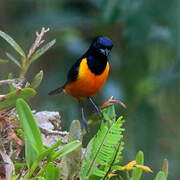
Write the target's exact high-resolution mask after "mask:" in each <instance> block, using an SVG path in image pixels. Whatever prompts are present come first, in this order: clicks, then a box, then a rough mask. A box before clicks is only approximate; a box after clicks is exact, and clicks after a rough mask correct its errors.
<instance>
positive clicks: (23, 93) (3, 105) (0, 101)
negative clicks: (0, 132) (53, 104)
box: [0, 88, 36, 109]
mask: <svg viewBox="0 0 180 180" xmlns="http://www.w3.org/2000/svg"><path fill="white" fill-rule="evenodd" d="M35 94H36V91H35V90H34V89H32V88H23V89H20V90H18V91H13V92H10V93H8V94H6V95H4V96H3V97H1V98H0V109H8V108H12V107H15V105H16V100H17V99H18V98H22V99H25V100H29V99H31V98H32V97H33V96H35Z"/></svg>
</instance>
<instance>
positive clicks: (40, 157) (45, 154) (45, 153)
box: [28, 140, 62, 176]
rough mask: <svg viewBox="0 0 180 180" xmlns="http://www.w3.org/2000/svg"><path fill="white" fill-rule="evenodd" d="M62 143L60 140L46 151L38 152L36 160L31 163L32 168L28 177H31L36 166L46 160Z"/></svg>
mask: <svg viewBox="0 0 180 180" xmlns="http://www.w3.org/2000/svg"><path fill="white" fill-rule="evenodd" d="M61 143H62V141H61V140H59V141H57V142H56V143H55V144H53V145H52V146H51V147H49V148H48V149H46V150H44V151H42V152H40V153H39V154H38V156H37V157H36V159H35V160H34V162H33V163H32V166H31V168H30V170H29V172H28V173H29V176H31V175H32V174H33V172H34V171H35V169H36V168H37V167H38V165H39V164H40V162H41V161H42V160H43V159H44V158H48V156H49V155H50V154H51V153H52V152H53V151H54V149H56V148H58V147H59V145H60V144H61Z"/></svg>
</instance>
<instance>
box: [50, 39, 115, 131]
mask: <svg viewBox="0 0 180 180" xmlns="http://www.w3.org/2000/svg"><path fill="white" fill-rule="evenodd" d="M112 47H113V43H112V41H111V39H110V38H108V37H105V36H99V37H97V38H96V39H95V40H94V41H93V42H92V44H91V45H90V47H89V49H88V50H87V51H86V52H85V54H84V55H83V56H82V57H81V58H79V59H78V60H77V61H76V62H75V64H73V65H72V67H71V69H70V70H69V72H68V75H67V81H66V83H65V84H64V85H63V86H61V87H59V88H57V89H55V90H53V91H51V92H50V93H49V95H54V94H58V93H61V92H62V91H63V92H65V93H67V94H68V95H70V96H72V97H74V98H76V99H77V100H78V101H79V103H80V105H81V113H82V123H83V125H84V127H85V128H86V130H87V129H88V126H87V121H86V118H85V112H84V108H83V105H82V102H81V99H82V98H87V99H88V101H89V102H90V104H91V105H92V106H93V108H94V109H95V111H96V112H98V114H101V111H100V109H99V108H98V106H97V105H96V104H95V102H94V100H93V99H92V97H91V96H92V95H94V94H95V93H97V92H98V91H99V90H100V89H101V88H102V87H103V85H104V84H105V82H106V79H107V77H108V75H109V69H110V66H109V62H108V55H109V53H110V51H111V49H112Z"/></svg>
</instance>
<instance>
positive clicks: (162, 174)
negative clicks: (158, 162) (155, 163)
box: [155, 171, 167, 180]
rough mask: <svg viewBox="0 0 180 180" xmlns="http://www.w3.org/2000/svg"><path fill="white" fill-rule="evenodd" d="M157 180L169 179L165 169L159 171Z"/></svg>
mask: <svg viewBox="0 0 180 180" xmlns="http://www.w3.org/2000/svg"><path fill="white" fill-rule="evenodd" d="M155 180H167V178H166V175H165V173H164V172H163V171H159V172H158V174H157V175H156V178H155Z"/></svg>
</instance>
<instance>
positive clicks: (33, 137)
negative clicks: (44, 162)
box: [16, 99, 43, 155]
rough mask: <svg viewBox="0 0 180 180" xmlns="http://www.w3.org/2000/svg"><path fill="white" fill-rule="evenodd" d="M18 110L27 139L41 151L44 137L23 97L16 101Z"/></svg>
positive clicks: (35, 148) (37, 150)
mask: <svg viewBox="0 0 180 180" xmlns="http://www.w3.org/2000/svg"><path fill="white" fill-rule="evenodd" d="M16 110H17V113H18V116H19V119H20V121H21V125H22V128H23V130H24V134H25V140H26V141H27V142H28V143H29V144H30V145H32V147H33V149H34V150H35V151H36V152H37V154H38V155H39V153H40V152H41V151H42V149H43V143H42V137H41V132H40V129H39V127H38V125H37V122H36V120H35V118H34V116H33V114H32V112H31V109H30V107H29V106H28V104H27V103H26V102H25V101H24V100H23V99H18V100H17V101H16Z"/></svg>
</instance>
